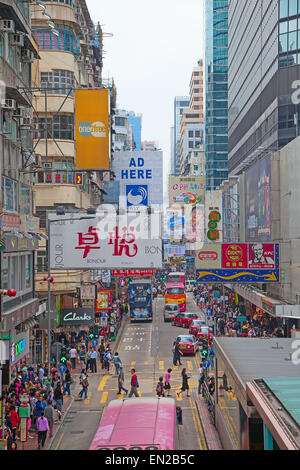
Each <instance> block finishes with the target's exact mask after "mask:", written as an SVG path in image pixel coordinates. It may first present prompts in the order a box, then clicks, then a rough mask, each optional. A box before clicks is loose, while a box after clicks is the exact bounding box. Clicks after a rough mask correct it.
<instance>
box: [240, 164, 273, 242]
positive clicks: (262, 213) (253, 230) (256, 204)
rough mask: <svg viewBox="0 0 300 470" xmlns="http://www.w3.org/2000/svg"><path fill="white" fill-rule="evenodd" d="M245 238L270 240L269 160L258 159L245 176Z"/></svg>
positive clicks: (248, 239) (249, 239)
mask: <svg viewBox="0 0 300 470" xmlns="http://www.w3.org/2000/svg"><path fill="white" fill-rule="evenodd" d="M245 181H246V188H245V211H246V240H247V241H249V242H251V241H253V242H254V241H255V242H257V241H261V242H263V241H270V240H271V194H270V187H271V160H270V157H266V158H264V159H262V160H259V161H258V162H257V163H256V164H254V165H253V166H252V167H251V168H250V169H249V170H248V171H247V172H246V176H245Z"/></svg>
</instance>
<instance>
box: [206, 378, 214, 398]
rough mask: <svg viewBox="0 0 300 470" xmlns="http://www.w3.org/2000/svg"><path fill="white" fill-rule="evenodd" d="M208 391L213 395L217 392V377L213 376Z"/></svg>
mask: <svg viewBox="0 0 300 470" xmlns="http://www.w3.org/2000/svg"><path fill="white" fill-rule="evenodd" d="M208 391H209V393H210V395H211V396H212V395H213V394H214V393H215V378H214V377H211V379H210V382H209V385H208Z"/></svg>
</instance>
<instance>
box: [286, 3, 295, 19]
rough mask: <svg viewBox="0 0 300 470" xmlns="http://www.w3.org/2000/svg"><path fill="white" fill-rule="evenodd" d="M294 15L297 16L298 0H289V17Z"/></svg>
mask: <svg viewBox="0 0 300 470" xmlns="http://www.w3.org/2000/svg"><path fill="white" fill-rule="evenodd" d="M286 3H287V2H286ZM294 15H297V0H289V16H294Z"/></svg>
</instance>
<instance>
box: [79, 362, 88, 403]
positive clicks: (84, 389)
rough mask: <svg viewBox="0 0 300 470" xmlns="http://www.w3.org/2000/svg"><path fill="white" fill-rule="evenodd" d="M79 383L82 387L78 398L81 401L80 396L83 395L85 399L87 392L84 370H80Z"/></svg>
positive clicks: (86, 378)
mask: <svg viewBox="0 0 300 470" xmlns="http://www.w3.org/2000/svg"><path fill="white" fill-rule="evenodd" d="M80 383H81V386H82V390H81V392H80V393H79V394H78V397H79V398H80V399H82V395H83V394H84V398H85V399H87V391H88V386H89V382H88V375H87V373H86V369H82V371H81V374H80Z"/></svg>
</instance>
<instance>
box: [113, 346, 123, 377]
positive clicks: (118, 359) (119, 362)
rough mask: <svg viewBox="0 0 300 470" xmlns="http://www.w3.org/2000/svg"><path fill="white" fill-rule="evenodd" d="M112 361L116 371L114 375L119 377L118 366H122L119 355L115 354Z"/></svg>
mask: <svg viewBox="0 0 300 470" xmlns="http://www.w3.org/2000/svg"><path fill="white" fill-rule="evenodd" d="M113 361H114V366H115V369H116V375H119V369H120V366H121V365H122V361H121V359H120V356H119V353H117V352H115V355H114V358H113Z"/></svg>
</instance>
